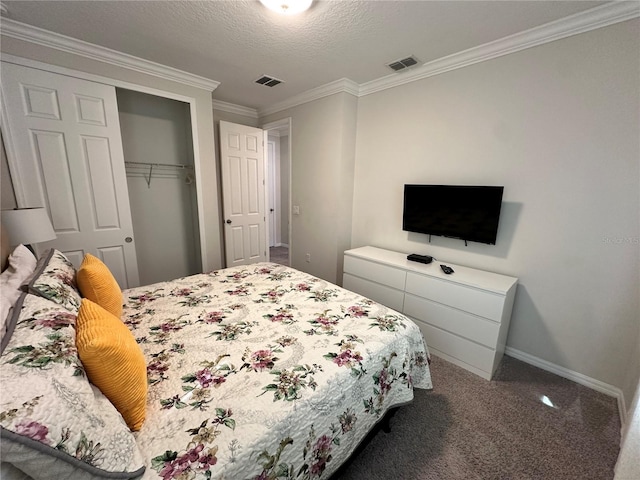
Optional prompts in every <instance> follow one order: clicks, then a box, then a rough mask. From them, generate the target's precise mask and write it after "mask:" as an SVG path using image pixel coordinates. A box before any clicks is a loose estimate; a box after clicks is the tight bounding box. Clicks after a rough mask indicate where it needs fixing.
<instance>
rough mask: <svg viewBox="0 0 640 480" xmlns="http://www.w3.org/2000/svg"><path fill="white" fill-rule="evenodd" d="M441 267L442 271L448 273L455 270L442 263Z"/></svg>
mask: <svg viewBox="0 0 640 480" xmlns="http://www.w3.org/2000/svg"><path fill="white" fill-rule="evenodd" d="M440 268H441V269H442V271H443V272H444V273H445V274H447V275H451V274H452V273H453V272H454V271H455V270H454V269H453V268H451V267H449V266H447V265H440Z"/></svg>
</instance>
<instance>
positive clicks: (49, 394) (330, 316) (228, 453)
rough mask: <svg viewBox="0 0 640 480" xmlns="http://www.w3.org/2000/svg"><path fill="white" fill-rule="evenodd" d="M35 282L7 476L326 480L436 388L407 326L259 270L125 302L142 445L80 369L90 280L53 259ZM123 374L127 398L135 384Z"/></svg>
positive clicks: (2, 367) (11, 364) (4, 412)
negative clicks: (140, 376) (139, 385)
mask: <svg viewBox="0 0 640 480" xmlns="http://www.w3.org/2000/svg"><path fill="white" fill-rule="evenodd" d="M14 255H15V252H14ZM85 260H86V257H85ZM10 263H11V262H10ZM83 265H84V262H83ZM33 270H34V271H33V273H32V274H31V275H29V276H27V278H26V279H24V280H23V282H25V281H26V282H27V291H21V292H20V294H19V297H18V298H17V299H16V300H15V304H14V305H13V309H12V312H11V313H10V314H9V322H8V324H7V326H6V328H3V340H2V356H1V360H0V383H1V384H2V387H3V390H2V394H1V396H0V425H1V427H2V428H1V430H0V433H1V440H2V441H1V447H2V461H3V462H6V463H9V464H12V465H13V467H16V468H17V469H19V470H20V471H21V472H24V473H25V474H27V475H29V476H30V477H33V478H36V479H37V478H43V479H52V478H78V479H84V478H87V479H90V478H123V479H124V478H144V479H163V480H169V479H179V480H186V479H189V480H192V479H193V480H195V479H221V480H222V479H260V480H262V479H314V478H329V477H330V476H331V475H332V474H333V473H334V472H335V471H336V470H337V469H338V468H339V467H340V466H341V465H342V464H343V463H344V462H345V461H346V460H347V459H348V458H349V456H350V455H351V454H352V453H353V452H354V450H355V449H356V447H357V446H358V445H359V444H360V443H361V442H362V441H363V439H364V438H365V437H366V436H367V434H368V433H369V432H370V431H371V430H372V429H373V428H374V427H375V426H376V425H377V424H378V423H379V422H380V421H381V420H382V419H383V418H384V416H385V414H386V413H387V412H388V411H389V410H390V409H392V408H394V407H397V406H401V405H403V404H406V403H408V402H411V400H412V398H413V389H414V388H425V389H429V388H431V376H430V371H429V353H428V350H427V347H426V345H425V343H424V339H423V337H422V334H421V333H420V330H419V329H418V327H417V326H416V325H415V324H414V323H413V322H412V321H411V320H410V319H408V318H407V317H405V316H403V315H401V314H399V313H397V312H395V311H393V310H390V309H388V308H386V307H384V306H382V305H380V304H377V303H375V302H373V301H371V300H368V299H366V298H364V297H362V296H360V295H358V294H355V293H353V292H350V291H348V290H345V289H342V288H340V287H338V286H336V285H334V284H332V283H329V282H326V281H323V280H321V279H318V278H316V277H313V276H311V275H309V274H306V273H303V272H300V271H298V270H295V269H293V268H289V267H285V266H281V265H276V264H272V263H259V264H254V265H248V266H242V267H234V268H228V269H223V270H218V271H214V272H210V273H204V274H199V275H193V276H190V277H185V278H180V279H176V280H174V281H170V282H163V283H157V284H154V285H149V286H144V287H139V288H134V289H130V290H125V291H123V292H122V294H121V295H122V296H121V299H122V300H121V302H120V303H121V306H120V308H121V309H122V310H121V311H122V313H121V315H120V317H119V319H120V321H119V322H118V323H119V324H124V325H125V326H126V330H127V333H126V335H129V332H130V335H131V336H132V338H133V339H135V344H136V347H135V348H136V349H138V350H139V351H141V353H142V356H143V357H144V364H145V365H144V368H145V370H146V371H145V372H144V374H145V378H144V381H145V405H144V422H143V423H141V426H139V429H138V428H135V430H137V431H132V430H131V428H130V425H129V423H128V420H127V421H125V420H124V418H128V417H126V414H125V413H122V414H121V409H119V408H117V407H116V405H118V404H117V402H115V403H114V401H110V399H111V397H110V396H109V398H107V396H105V394H104V393H103V391H101V389H100V388H98V387H97V386H96V385H94V384H92V383H91V382H90V381H89V377H91V375H88V374H87V371H88V365H89V363H88V362H83V361H81V360H80V356H81V355H80V354H79V353H78V351H79V350H81V349H80V347H81V345H80V342H81V339H80V329H81V324H80V318H81V317H82V318H84V316H83V310H82V309H83V308H84V307H85V304H87V305H88V304H90V303H92V302H90V301H88V298H83V295H82V294H81V293H80V292H81V291H82V293H84V289H79V288H78V285H77V284H76V275H77V274H78V272H76V270H75V269H74V267H73V266H72V265H71V264H70V263H69V262H68V260H67V259H66V258H65V257H64V255H63V254H62V253H60V252H58V251H56V250H51V251H50V252H48V253H47V255H43V257H42V258H41V259H40V260H39V262H38V265H37V266H35V267H34V269H33ZM3 275H4V272H3ZM22 290H24V288H23V289H22ZM105 308H106V307H105ZM116 308H117V306H116ZM83 322H84V320H83ZM117 327H118V328H120V325H118V326H117ZM82 328H84V327H82ZM76 329H77V330H78V333H77V335H78V339H77V341H78V342H79V343H78V344H76ZM82 348H84V347H82ZM82 358H83V360H84V359H85V357H82ZM112 368H113V375H108V376H109V377H113V378H109V379H108V380H110V381H113V380H114V378H116V379H118V382H120V383H119V384H118V385H117V388H118V389H119V390H118V391H117V392H116V393H122V391H125V390H126V389H127V388H129V387H130V385H129V384H130V383H133V381H132V382H129V379H128V378H129V377H127V376H126V374H125V376H122V375H121V374H120V373H119V372H117V371H116V370H118V368H119V364H115V366H114V367H112ZM92 381H93V377H92ZM5 467H6V468H7V469H8V468H9V467H8V465H5ZM7 471H8V470H7Z"/></svg>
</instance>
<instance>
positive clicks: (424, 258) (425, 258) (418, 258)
mask: <svg viewBox="0 0 640 480" xmlns="http://www.w3.org/2000/svg"><path fill="white" fill-rule="evenodd" d="M407 260H411V261H412V262H420V263H431V261H432V260H433V257H430V256H429V255H418V254H417V253H412V254H411V255H407Z"/></svg>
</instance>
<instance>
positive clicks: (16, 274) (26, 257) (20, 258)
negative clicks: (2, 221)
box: [0, 245, 37, 338]
mask: <svg viewBox="0 0 640 480" xmlns="http://www.w3.org/2000/svg"><path fill="white" fill-rule="evenodd" d="M36 263H37V261H36V257H34V256H33V253H31V251H30V250H29V249H28V248H27V247H25V246H24V245H18V246H17V247H16V248H15V250H14V251H13V253H11V255H9V259H8V261H7V265H8V266H7V268H6V269H5V271H4V272H2V273H1V274H0V338H1V337H4V334H5V332H6V330H7V320H8V319H9V315H10V314H11V309H12V308H13V305H14V303H16V300H17V299H18V297H19V296H20V293H21V292H20V286H21V285H24V284H25V283H27V282H28V280H29V279H30V278H31V276H32V275H33V272H34V271H35V269H36Z"/></svg>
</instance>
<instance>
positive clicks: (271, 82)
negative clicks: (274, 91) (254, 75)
mask: <svg viewBox="0 0 640 480" xmlns="http://www.w3.org/2000/svg"><path fill="white" fill-rule="evenodd" d="M256 83H259V84H260V85H266V86H267V87H275V86H276V85H278V84H280V83H283V81H282V80H278V79H277V78H273V77H270V76H268V75H262V76H261V77H260V78H259V79H257V80H256Z"/></svg>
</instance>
